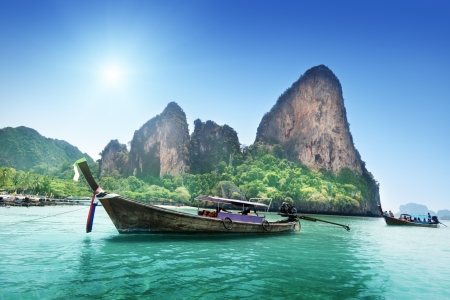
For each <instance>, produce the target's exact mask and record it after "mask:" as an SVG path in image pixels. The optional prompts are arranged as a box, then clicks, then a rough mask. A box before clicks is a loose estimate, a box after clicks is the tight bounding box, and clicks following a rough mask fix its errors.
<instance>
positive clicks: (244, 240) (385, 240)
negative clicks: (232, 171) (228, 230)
mask: <svg viewBox="0 0 450 300" xmlns="http://www.w3.org/2000/svg"><path fill="white" fill-rule="evenodd" d="M75 209H78V210H77V211H75ZM87 210H88V208H87V207H86V208H85V209H83V208H81V209H80V208H79V207H43V208H29V209H26V208H11V209H8V210H6V209H4V210H1V209H0V226H2V228H3V229H4V230H2V231H1V232H0V246H1V249H2V259H1V261H0V270H1V271H0V274H1V275H2V286H1V290H0V299H39V298H43V299H83V298H89V299H101V298H105V297H107V298H110V299H130V298H162V299H165V298H169V299H185V298H208V299H217V298H231V299H237V298H238V299H253V298H255V297H257V298H261V299H298V298H302V299H308V298H321V299H359V298H367V299H384V298H400V297H414V298H420V297H429V296H430V295H433V297H435V298H445V297H447V291H446V287H447V278H449V277H450V249H449V248H448V247H447V245H446V241H447V240H448V238H449V236H450V230H449V228H445V227H443V228H439V229H429V228H404V227H388V226H386V225H385V224H384V221H383V220H382V219H372V218H355V217H332V216H321V218H324V219H329V220H332V221H334V222H339V223H344V224H347V223H350V226H351V228H352V229H351V231H350V232H346V231H345V230H343V229H342V228H339V227H334V226H331V225H327V224H323V223H307V222H302V231H301V232H300V233H292V234H286V235H279V236H271V237H264V236H245V235H240V236H233V237H226V236H220V237H215V236H212V235H210V236H202V235H119V234H118V233H117V231H116V230H115V228H114V226H113V225H112V223H111V221H110V220H109V218H108V217H107V215H106V213H105V212H104V210H102V209H98V210H97V213H96V216H95V221H94V230H93V232H92V233H90V234H86V233H85V221H86V215H87ZM57 214H59V215H57ZM53 215H54V216H53ZM42 217H45V218H42ZM269 217H270V218H275V216H269ZM37 219H38V220H37ZM449 225H450V224H449ZM412 283H414V284H412Z"/></svg>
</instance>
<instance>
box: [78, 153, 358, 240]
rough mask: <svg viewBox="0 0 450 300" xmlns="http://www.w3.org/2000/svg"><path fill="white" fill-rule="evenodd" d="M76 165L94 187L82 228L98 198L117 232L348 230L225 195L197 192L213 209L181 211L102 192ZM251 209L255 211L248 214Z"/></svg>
mask: <svg viewBox="0 0 450 300" xmlns="http://www.w3.org/2000/svg"><path fill="white" fill-rule="evenodd" d="M76 165H78V166H79V167H80V170H81V172H82V173H83V175H84V177H85V178H86V181H87V182H88V184H89V185H90V187H91V188H92V190H93V191H94V195H93V197H92V200H91V208H90V211H89V215H88V219H87V224H86V232H91V231H92V224H93V219H94V213H95V207H96V206H97V203H98V202H100V203H101V204H102V205H103V207H104V208H105V211H106V212H107V214H108V216H109V217H110V219H111V221H112V222H113V223H114V226H115V227H116V229H117V231H119V233H214V234H215V233H222V234H226V233H228V234H230V233H252V234H275V233H283V232H290V231H300V219H304V220H308V221H313V222H316V221H319V222H325V223H330V224H334V225H338V226H342V227H344V228H345V229H346V230H350V227H349V226H348V225H342V224H337V223H333V222H329V221H325V220H319V219H315V218H311V217H306V216H302V215H297V214H296V211H295V208H293V206H292V205H291V206H290V208H289V209H286V207H287V206H285V205H282V208H280V215H281V216H282V217H286V219H282V220H278V221H268V220H266V218H265V216H259V215H258V213H257V212H256V209H255V208H256V207H259V208H263V209H265V211H266V212H268V208H269V205H267V204H264V203H258V202H250V201H243V200H234V199H226V198H220V197H211V196H201V197H198V198H197V200H200V201H207V202H213V203H215V204H217V208H215V209H214V210H213V211H210V212H206V211H198V212H197V214H191V213H185V212H180V211H175V210H171V209H167V208H164V207H160V206H156V205H151V204H149V203H145V202H141V201H135V200H131V199H127V198H125V197H122V196H120V195H116V194H108V193H106V192H104V191H103V190H102V189H101V188H100V187H99V186H98V184H97V183H96V182H95V179H94V178H93V176H92V174H91V172H90V170H89V167H88V165H87V163H86V160H85V159H81V160H78V161H77V162H75V164H74V167H75V174H76V175H75V177H74V178H78V174H77V173H78V170H77V169H76ZM221 204H222V205H223V204H231V205H234V206H237V207H240V208H242V209H243V211H242V212H241V213H240V214H239V213H231V212H229V211H227V210H226V209H224V208H223V206H222V208H221V207H220V205H221ZM251 209H254V211H255V214H254V215H249V213H250V211H251Z"/></svg>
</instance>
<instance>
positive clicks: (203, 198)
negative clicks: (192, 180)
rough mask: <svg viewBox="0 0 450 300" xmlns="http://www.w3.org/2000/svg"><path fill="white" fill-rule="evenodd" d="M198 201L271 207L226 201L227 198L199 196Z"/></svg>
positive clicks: (256, 203) (233, 200)
mask: <svg viewBox="0 0 450 300" xmlns="http://www.w3.org/2000/svg"><path fill="white" fill-rule="evenodd" d="M196 199H197V200H201V201H209V202H214V203H228V204H232V205H235V206H242V205H243V206H245V207H247V206H252V205H254V206H261V207H267V208H268V207H269V205H267V204H264V203H258V202H250V201H244V200H235V199H226V198H219V197H212V196H198V197H197V198H196Z"/></svg>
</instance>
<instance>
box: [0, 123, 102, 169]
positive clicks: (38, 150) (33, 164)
mask: <svg viewBox="0 0 450 300" xmlns="http://www.w3.org/2000/svg"><path fill="white" fill-rule="evenodd" d="M0 145H2V146H1V147H0V166H8V167H11V168H14V169H17V170H23V171H32V172H33V173H36V174H41V175H44V174H46V173H47V172H48V171H55V170H57V169H58V168H59V167H60V166H61V164H63V163H64V162H69V163H73V162H74V161H76V160H77V159H80V158H81V157H86V159H87V161H88V162H93V160H92V158H91V157H89V155H87V154H85V153H81V151H80V150H78V148H77V147H75V146H72V145H71V144H69V143H67V142H66V141H61V140H56V139H50V138H45V137H43V136H42V135H40V134H39V133H38V132H37V131H36V130H34V129H31V128H27V127H24V126H21V127H17V128H12V127H6V128H3V129H0Z"/></svg>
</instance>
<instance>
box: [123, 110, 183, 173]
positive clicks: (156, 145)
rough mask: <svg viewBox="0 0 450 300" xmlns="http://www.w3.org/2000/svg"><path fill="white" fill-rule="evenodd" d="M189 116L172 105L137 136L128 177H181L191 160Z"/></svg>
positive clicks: (138, 132)
mask: <svg viewBox="0 0 450 300" xmlns="http://www.w3.org/2000/svg"><path fill="white" fill-rule="evenodd" d="M188 147H189V130H188V124H187V121H186V114H185V113H184V111H183V110H182V109H181V107H180V106H178V104H176V103H175V102H171V103H169V104H168V105H167V107H166V108H165V109H164V111H163V112H162V113H161V114H160V115H157V116H156V117H154V118H152V119H150V120H149V121H148V122H147V123H145V124H144V125H142V127H141V128H140V129H139V130H136V131H135V132H134V136H133V139H132V141H131V149H130V154H129V159H128V174H129V175H134V176H137V177H143V176H148V175H149V176H155V177H157V176H159V177H163V176H164V175H180V174H183V173H184V171H185V167H186V161H187V160H188V158H189V151H188Z"/></svg>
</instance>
